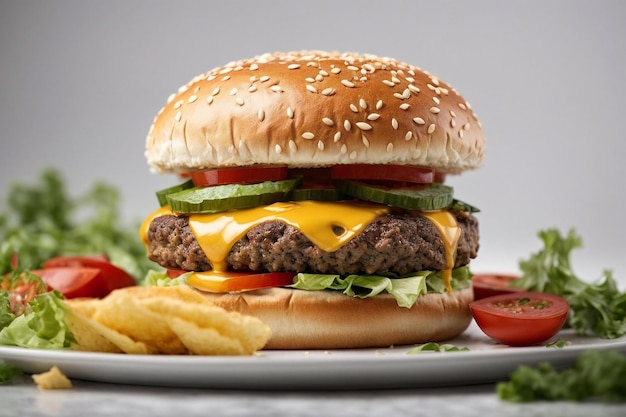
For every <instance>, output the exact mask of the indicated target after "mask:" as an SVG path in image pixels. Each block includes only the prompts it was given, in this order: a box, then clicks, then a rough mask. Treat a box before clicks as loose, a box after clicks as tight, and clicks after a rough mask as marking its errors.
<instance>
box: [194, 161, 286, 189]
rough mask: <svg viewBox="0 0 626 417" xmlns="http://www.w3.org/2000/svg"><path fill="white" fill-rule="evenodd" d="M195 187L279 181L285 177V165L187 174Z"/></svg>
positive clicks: (220, 169)
mask: <svg viewBox="0 0 626 417" xmlns="http://www.w3.org/2000/svg"><path fill="white" fill-rule="evenodd" d="M189 176H190V177H191V180H192V181H193V183H194V185H195V186H196V187H204V186H211V185H226V184H254V183H259V182H263V181H280V180H284V179H285V178H287V167H286V166H272V165H268V166H263V165H260V166H257V165H252V166H244V167H232V168H218V169H209V170H206V171H200V172H191V173H190V174H189Z"/></svg>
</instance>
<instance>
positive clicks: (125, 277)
mask: <svg viewBox="0 0 626 417" xmlns="http://www.w3.org/2000/svg"><path fill="white" fill-rule="evenodd" d="M43 267H44V270H45V269H48V268H57V267H68V268H95V269H98V270H99V271H101V274H100V275H99V277H98V280H100V281H101V283H98V285H96V287H97V288H102V291H103V292H104V294H101V295H92V296H91V297H102V296H104V295H106V294H108V293H110V292H111V291H113V290H115V289H118V288H123V287H131V286H133V285H136V282H135V280H134V279H133V277H132V276H130V275H129V274H128V273H127V272H126V271H124V270H123V269H120V268H118V267H117V266H115V265H113V264H112V263H110V262H108V261H106V260H103V258H102V257H101V256H58V257H56V258H52V259H49V260H47V261H46V262H45V263H44V264H43ZM61 292H62V291H61ZM94 293H96V291H94ZM66 297H67V295H66ZM68 298H70V297H68Z"/></svg>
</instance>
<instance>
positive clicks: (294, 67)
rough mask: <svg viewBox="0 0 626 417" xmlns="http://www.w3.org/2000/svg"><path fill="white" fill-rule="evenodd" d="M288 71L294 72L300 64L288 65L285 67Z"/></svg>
mask: <svg viewBox="0 0 626 417" xmlns="http://www.w3.org/2000/svg"><path fill="white" fill-rule="evenodd" d="M287 68H288V69H290V70H294V69H298V68H300V64H290V65H288V66H287Z"/></svg>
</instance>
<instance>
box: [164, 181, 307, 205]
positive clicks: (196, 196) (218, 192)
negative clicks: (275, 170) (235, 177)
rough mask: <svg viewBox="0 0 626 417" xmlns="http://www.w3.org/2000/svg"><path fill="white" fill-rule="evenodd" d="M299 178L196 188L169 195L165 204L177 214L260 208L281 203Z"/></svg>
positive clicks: (295, 185) (296, 184) (297, 182)
mask: <svg viewBox="0 0 626 417" xmlns="http://www.w3.org/2000/svg"><path fill="white" fill-rule="evenodd" d="M300 181H301V179H300V178H295V179H289V180H284V181H265V182H261V183H258V184H228V185H216V186H212V187H195V188H190V189H188V190H183V191H179V192H177V193H173V194H169V195H168V196H167V201H168V203H169V205H170V208H171V209H172V211H174V212H177V213H218V212H220V211H227V210H235V209H244V208H251V207H257V206H262V205H265V204H271V203H275V202H277V201H281V200H284V198H285V195H286V194H287V193H288V192H289V191H290V190H292V189H293V188H295V187H297V186H298V184H299V183H300Z"/></svg>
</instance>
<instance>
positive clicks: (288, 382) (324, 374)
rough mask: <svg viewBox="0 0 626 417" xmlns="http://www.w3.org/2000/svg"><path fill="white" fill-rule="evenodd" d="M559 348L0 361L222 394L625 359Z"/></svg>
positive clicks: (574, 344) (406, 381) (384, 384)
mask: <svg viewBox="0 0 626 417" xmlns="http://www.w3.org/2000/svg"><path fill="white" fill-rule="evenodd" d="M557 337H558V338H559V339H562V340H567V341H569V342H571V344H570V345H568V346H566V347H564V348H547V347H543V346H538V347H519V348H511V347H506V346H502V345H498V344H495V343H494V342H492V341H491V340H490V339H489V338H487V337H486V336H485V335H484V334H483V333H482V332H481V331H480V330H479V329H478V327H476V326H475V324H473V323H472V325H471V326H470V328H469V329H468V330H467V331H466V332H465V333H463V334H462V335H460V336H459V337H457V338H455V339H452V340H450V341H447V342H445V343H451V344H454V345H456V346H458V347H464V346H466V347H468V348H470V351H462V352H442V353H438V352H423V353H419V354H407V352H408V350H409V349H410V347H396V348H385V349H356V350H353V349H350V350H328V351H317V350H312V351H261V352H258V353H257V354H256V355H254V356H245V357H241V356H154V355H124V354H111V353H90V352H73V351H58V350H38V349H23V348H17V347H9V346H0V359H3V360H4V361H5V362H6V363H10V364H13V365H16V366H19V367H20V368H22V369H23V370H24V371H25V372H27V373H39V372H43V371H47V370H48V369H50V367H51V366H53V365H56V366H58V367H59V368H60V369H61V370H62V371H63V372H64V373H65V374H66V375H67V376H68V377H70V378H75V379H83V380H89V381H98V382H111V383H121V384H138V385H156V386H170V387H204V388H228V389H336V388H341V389H362V388H376V389H381V388H406V387H433V386H441V385H465V384H478V383H487V382H495V381H498V380H502V379H506V378H507V377H508V375H509V374H510V373H511V372H512V371H513V370H515V369H516V368H517V367H518V366H519V365H521V364H527V365H530V366H535V365H537V364H539V363H540V362H549V363H551V364H552V365H553V366H554V367H556V368H557V369H560V368H563V367H566V366H569V365H571V364H572V363H573V362H574V360H575V359H576V357H577V356H578V355H579V354H580V353H582V352H583V351H585V350H587V349H598V350H608V349H616V350H620V351H626V337H622V338H620V339H615V340H605V339H597V338H587V337H578V336H576V335H575V334H573V333H572V332H571V331H563V332H561V333H560V334H559V335H558V336H557Z"/></svg>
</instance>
